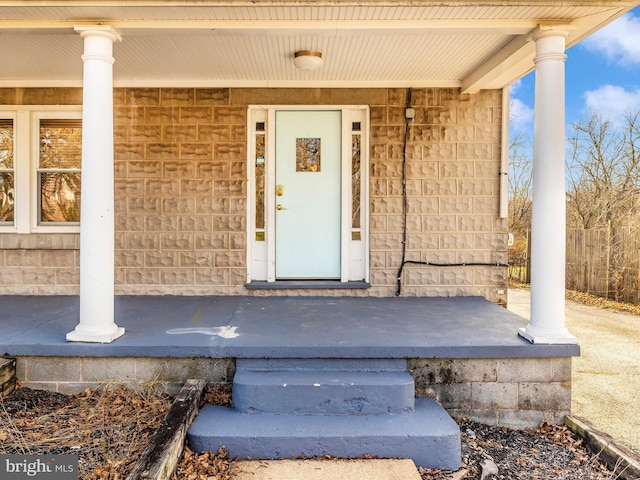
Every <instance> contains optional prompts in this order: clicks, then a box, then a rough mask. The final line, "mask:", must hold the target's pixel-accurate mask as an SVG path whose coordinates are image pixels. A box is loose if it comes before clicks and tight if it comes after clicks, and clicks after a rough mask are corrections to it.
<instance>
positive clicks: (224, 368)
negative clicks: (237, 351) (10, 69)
mask: <svg viewBox="0 0 640 480" xmlns="http://www.w3.org/2000/svg"><path fill="white" fill-rule="evenodd" d="M234 374H235V361H234V359H232V358H222V359H221V358H151V357H117V358H116V357H104V358H94V357H17V358H16V377H17V378H18V379H19V380H20V382H21V383H22V385H23V386H24V387H29V388H34V389H41V390H49V391H52V392H60V393H64V394H67V395H71V394H76V393H80V392H83V391H84V390H85V389H87V388H96V387H98V386H101V385H106V384H122V385H128V386H131V387H136V386H138V385H143V384H146V385H152V384H153V385H156V386H158V387H159V388H164V389H166V390H167V391H168V392H170V393H177V392H178V391H179V390H180V388H181V387H182V385H183V384H184V382H185V381H186V380H187V379H189V378H199V379H203V380H205V381H206V382H207V383H208V384H216V383H231V381H232V380H233V375H234Z"/></svg>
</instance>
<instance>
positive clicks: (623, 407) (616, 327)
mask: <svg viewBox="0 0 640 480" xmlns="http://www.w3.org/2000/svg"><path fill="white" fill-rule="evenodd" d="M568 297H569V300H568V301H567V304H566V309H565V312H566V325H567V328H568V329H569V331H570V332H571V333H572V334H573V335H575V336H576V337H578V342H579V344H580V350H581V354H580V357H577V358H574V359H573V372H572V374H573V383H572V402H571V410H572V413H573V414H574V415H577V416H580V417H583V418H585V419H587V420H589V421H590V422H591V423H593V424H594V425H595V426H596V427H597V428H599V429H600V430H602V431H604V432H606V433H608V434H609V435H611V436H612V437H614V438H615V439H616V440H619V441H620V442H621V443H623V444H625V445H626V446H628V447H630V448H632V449H633V450H635V451H636V452H640V416H638V411H639V410H640V395H638V386H639V385H640V316H638V314H640V308H639V307H638V306H630V305H624V304H615V303H613V302H606V301H604V300H602V299H595V298H589V297H587V296H586V295H583V294H577V293H572V292H569V293H568ZM585 303H588V304H585ZM529 306H530V294H529V290H526V289H519V288H518V289H509V304H508V308H509V310H511V311H513V312H515V313H517V314H518V315H521V316H523V317H525V318H529ZM620 310H626V311H620Z"/></svg>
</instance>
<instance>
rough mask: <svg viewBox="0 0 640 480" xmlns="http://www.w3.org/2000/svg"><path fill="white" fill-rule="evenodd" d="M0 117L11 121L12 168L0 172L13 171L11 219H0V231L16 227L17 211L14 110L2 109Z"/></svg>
mask: <svg viewBox="0 0 640 480" xmlns="http://www.w3.org/2000/svg"><path fill="white" fill-rule="evenodd" d="M0 119H2V120H11V122H12V123H13V169H12V170H8V169H2V173H7V172H10V173H13V200H14V203H13V221H12V222H1V221H0V231H3V230H5V229H9V230H15V228H16V216H17V212H16V208H17V199H16V190H17V185H16V184H17V181H18V180H17V178H16V170H17V165H16V164H17V155H16V150H17V148H16V143H17V141H16V139H17V126H16V123H17V122H16V112H12V111H4V110H0Z"/></svg>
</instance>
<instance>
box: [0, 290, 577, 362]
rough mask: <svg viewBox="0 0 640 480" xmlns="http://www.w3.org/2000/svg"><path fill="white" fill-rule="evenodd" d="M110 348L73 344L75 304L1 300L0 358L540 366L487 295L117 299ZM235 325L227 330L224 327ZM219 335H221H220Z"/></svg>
mask: <svg viewBox="0 0 640 480" xmlns="http://www.w3.org/2000/svg"><path fill="white" fill-rule="evenodd" d="M115 312H116V313H115V316H116V323H117V324H118V325H119V326H121V327H124V328H125V329H126V333H125V335H124V336H123V337H121V338H119V339H117V340H116V341H114V342H113V343H111V344H88V343H71V342H67V341H66V340H65V335H66V333H68V332H70V331H72V330H73V329H74V328H75V326H76V325H77V323H78V318H79V297H77V296H0V354H5V355H10V356H64V357H75V356H83V357H172V358H188V357H209V358H494V359H495V358H543V357H547V358H548V357H571V356H577V355H579V352H580V349H579V347H578V346H577V345H540V344H535V345H534V344H531V343H529V342H528V341H526V340H524V339H523V338H521V337H519V336H518V334H517V331H518V328H519V327H524V326H526V324H527V321H526V320H525V319H524V318H522V317H520V316H518V315H516V314H514V313H512V312H510V311H508V310H506V309H504V308H502V307H500V306H498V305H495V304H493V303H491V302H489V301H487V300H486V299H484V298H481V297H454V298H414V297H411V298H409V297H402V298H370V297H367V298H363V297H300V296H298V297H286V296H270V297H256V296H231V297H229V296H226V297H225V296H200V297H185V296H118V297H116V300H115ZM224 327H229V328H226V329H225V328H224ZM221 335H222V336H221Z"/></svg>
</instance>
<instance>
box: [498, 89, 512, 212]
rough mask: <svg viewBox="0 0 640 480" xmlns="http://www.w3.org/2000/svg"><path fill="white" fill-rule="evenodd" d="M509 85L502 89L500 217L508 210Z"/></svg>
mask: <svg viewBox="0 0 640 480" xmlns="http://www.w3.org/2000/svg"><path fill="white" fill-rule="evenodd" d="M510 109H511V87H510V86H509V85H507V86H506V87H504V88H503V89H502V139H501V142H500V214H499V216H500V218H507V216H508V212H509V120H510V118H511V111H510Z"/></svg>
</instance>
